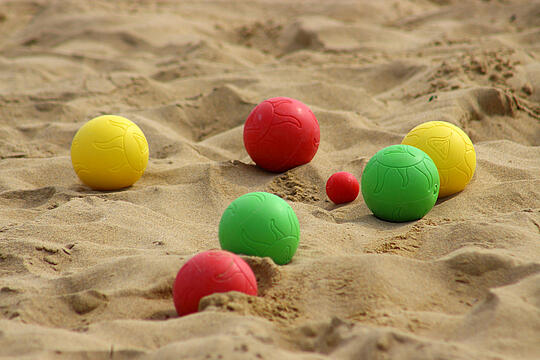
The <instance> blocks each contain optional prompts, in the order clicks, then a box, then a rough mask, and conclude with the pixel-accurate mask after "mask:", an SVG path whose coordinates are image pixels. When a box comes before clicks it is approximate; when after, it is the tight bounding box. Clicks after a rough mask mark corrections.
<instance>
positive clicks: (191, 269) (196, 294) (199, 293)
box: [173, 250, 257, 316]
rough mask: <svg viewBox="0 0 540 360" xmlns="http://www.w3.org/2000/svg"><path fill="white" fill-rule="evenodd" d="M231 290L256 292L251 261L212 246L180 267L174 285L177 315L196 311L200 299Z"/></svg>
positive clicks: (248, 292) (251, 293) (252, 293)
mask: <svg viewBox="0 0 540 360" xmlns="http://www.w3.org/2000/svg"><path fill="white" fill-rule="evenodd" d="M228 291H238V292H243V293H245V294H248V295H255V296H256V295H257V279H256V278H255V274H253V271H252V270H251V268H250V267H249V265H248V264H247V263H246V262H245V261H244V260H242V258H240V257H239V256H238V255H235V254H233V253H230V252H228V251H221V250H210V251H205V252H202V253H200V254H197V255H195V256H194V257H192V258H191V259H189V260H188V261H187V262H186V263H185V264H184V266H182V268H181V269H180V271H178V274H177V275H176V280H175V281H174V285H173V301H174V307H175V308H176V312H177V313H178V315H180V316H183V315H187V314H191V313H194V312H197V310H198V309H199V300H201V299H202V298H203V297H205V296H207V295H211V294H214V293H223V292H228Z"/></svg>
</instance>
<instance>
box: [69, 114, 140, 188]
mask: <svg viewBox="0 0 540 360" xmlns="http://www.w3.org/2000/svg"><path fill="white" fill-rule="evenodd" d="M71 163H72V164H73V169H74V170H75V172H76V173H77V176H78V177H79V179H81V181H82V182H83V183H85V184H86V185H88V186H89V187H91V188H92V189H94V190H117V189H122V188H125V187H128V186H131V185H133V184H134V183H135V182H136V181H137V180H139V178H140V177H141V176H142V174H143V173H144V170H145V169H146V165H147V164H148V142H147V141H146V137H145V136H144V134H143V132H142V131H141V129H140V128H139V127H138V126H137V125H135V123H133V122H132V121H130V120H128V119H126V118H124V117H122V116H116V115H103V116H99V117H97V118H94V119H92V120H90V121H88V122H87V123H86V124H84V125H83V126H82V127H81V128H80V129H79V131H77V133H76V134H75V137H74V138H73V142H72V143H71Z"/></svg>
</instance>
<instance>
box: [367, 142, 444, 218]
mask: <svg viewBox="0 0 540 360" xmlns="http://www.w3.org/2000/svg"><path fill="white" fill-rule="evenodd" d="M361 183H362V184H361V188H362V196H363V197H364V201H365V203H366V205H367V206H368V208H369V209H370V210H371V211H372V212H373V214H374V215H375V216H377V217H378V218H380V219H383V220H388V221H395V222H401V221H412V220H417V219H420V218H422V217H423V216H424V215H426V214H427V213H428V212H429V211H430V210H431V208H432V207H433V205H435V201H436V200H437V196H438V194H439V186H440V181H439V174H438V172H437V167H436V166H435V164H434V163H433V160H431V158H430V157H429V156H428V155H427V154H426V153H425V152H423V151H422V150H420V149H417V148H415V147H412V146H409V145H392V146H388V147H386V148H384V149H382V150H380V151H379V152H377V153H376V154H375V155H374V156H373V157H372V158H371V159H370V160H369V162H368V163H367V165H366V167H365V169H364V172H363V173H362V179H361Z"/></svg>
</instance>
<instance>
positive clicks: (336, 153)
mask: <svg viewBox="0 0 540 360" xmlns="http://www.w3.org/2000/svg"><path fill="white" fill-rule="evenodd" d="M539 59H540V2H538V1H533V0H523V1H517V0H516V1H513V0H512V1H510V0H508V1H496V0H491V1H480V0H471V1H459V0H454V1H450V0H446V1H443V0H439V1H427V0H407V1H368V0H362V1H345V0H341V1H293V2H290V1H270V0H256V1H245V2H240V1H233V0H223V1H150V0H147V1H145V0H139V1H126V0H119V1H105V0H93V1H86V0H77V1H75V0H61V1H60V0H59V1H46V0H3V1H1V2H0V158H1V159H0V316H1V319H0V357H3V358H12V359H131V358H135V359H279V360H283V359H366V360H369V359H411V360H412V359H516V360H517V359H520V360H524V359H538V358H540V341H539V340H540V105H539V103H540V61H539ZM274 96H289V97H294V98H297V99H298V100H300V101H302V102H304V103H306V104H307V105H309V106H310V107H311V109H312V110H313V111H314V113H315V115H316V116H317V118H318V121H319V123H320V127H321V145H320V148H319V151H318V153H317V155H316V156H315V158H314V159H313V161H312V162H311V163H310V164H307V165H304V166H300V167H298V168H295V169H292V170H290V171H288V172H286V173H283V174H273V173H268V172H265V171H263V170H261V169H259V168H257V167H255V166H254V165H253V163H252V162H251V161H250V158H249V156H248V155H247V153H246V152H245V150H244V147H243V142H242V127H243V123H244V121H245V119H246V117H247V115H248V114H249V112H250V110H251V109H252V108H253V107H254V106H255V105H256V104H258V103H259V102H260V101H262V100H264V99H266V98H269V97H274ZM101 114H117V115H122V116H125V117H127V118H129V119H131V120H132V121H134V122H136V123H137V124H138V125H139V126H140V128H141V129H142V130H143V131H144V133H145V134H146V137H147V139H148V142H149V146H150V161H149V165H148V168H147V171H146V172H145V174H144V175H143V177H142V178H141V179H140V181H138V182H137V183H136V184H135V185H134V186H132V187H130V188H128V189H125V190H122V191H111V192H98V191H92V190H91V189H89V188H87V187H86V186H84V185H83V184H82V183H81V182H80V181H79V180H78V178H77V176H76V174H75V173H74V171H73V168H72V166H71V161H70V153H69V150H70V145H71V140H72V138H73V136H74V134H75V132H76V131H77V129H78V128H79V127H80V126H82V125H83V124H84V123H85V122H86V121H88V120H90V119H91V118H93V117H95V116H98V115H101ZM429 120H445V121H449V122H451V123H454V124H456V125H458V126H460V127H461V128H462V129H464V130H465V131H466V132H467V133H468V134H469V136H470V138H471V139H472V141H473V142H474V144H475V148H476V153H477V159H478V163H477V170H476V173H475V175H474V178H473V180H472V181H471V183H470V184H469V185H468V186H467V188H466V189H465V190H464V191H463V192H461V193H459V194H457V195H455V196H451V197H448V198H445V199H441V200H439V201H438V202H437V204H436V205H435V207H434V208H433V210H432V211H431V212H429V213H428V214H427V215H426V216H425V217H424V218H423V219H421V220H419V221H415V222H410V223H401V224H397V223H389V222H384V221H381V220H378V219H376V218H375V217H373V215H372V214H371V213H370V211H369V209H368V208H367V207H366V205H365V204H364V202H363V200H362V197H361V196H360V197H359V198H358V199H356V200H355V201H354V202H352V203H350V204H345V205H340V206H336V205H333V204H332V203H330V202H329V201H328V199H327V197H326V195H325V192H324V186H325V182H326V180H327V178H328V177H329V176H330V175H331V174H332V173H334V172H336V171H350V172H352V173H353V174H355V175H356V176H357V177H358V178H360V176H361V173H362V170H363V168H364V166H365V165H366V163H367V161H368V160H369V158H370V157H371V156H372V155H373V154H375V153H376V152H377V151H378V150H380V149H381V148H383V147H386V146H388V145H392V144H396V143H399V142H401V139H402V138H403V136H404V135H405V134H406V133H407V132H408V131H409V130H410V129H412V128H413V127H414V126H416V125H418V124H420V123H422V122H424V121H429ZM251 191H269V192H272V193H275V194H277V195H279V196H281V197H283V198H285V199H286V200H287V201H288V202H289V203H290V204H291V206H292V207H293V209H294V210H295V212H296V214H297V216H298V218H299V221H300V226H301V240H300V247H299V249H298V251H297V253H296V255H295V257H294V259H293V261H292V262H291V263H290V264H288V265H285V266H277V265H275V264H274V263H273V262H271V261H270V260H269V259H261V258H251V257H244V258H245V259H246V261H248V263H249V264H250V265H251V267H252V268H253V270H254V272H255V273H256V276H257V279H258V284H259V289H260V296H259V297H258V298H255V299H250V298H248V297H247V296H245V295H242V294H239V293H228V294H217V295H213V296H209V297H207V298H205V299H203V301H202V302H201V303H200V310H201V311H200V312H199V313H197V314H194V315H190V316H186V317H183V318H179V317H178V316H177V315H176V313H175V311H174V306H173V303H172V295H171V286H172V282H173V280H174V277H175V276H176V273H177V271H178V269H179V268H180V266H181V265H182V264H183V263H184V262H185V261H186V260H187V259H189V258H190V257H191V256H193V255H194V254H196V253H197V252H200V251H203V250H208V249H212V248H218V247H219V242H218V236H217V233H218V223H219V220H220V217H221V214H222V212H223V211H224V209H225V208H226V207H227V206H228V204H229V203H230V202H231V201H232V200H234V199H235V198H236V197H238V196H240V195H242V194H244V193H247V192H251Z"/></svg>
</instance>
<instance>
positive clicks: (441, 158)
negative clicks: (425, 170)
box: [401, 121, 476, 197]
mask: <svg viewBox="0 0 540 360" xmlns="http://www.w3.org/2000/svg"><path fill="white" fill-rule="evenodd" d="M401 143H402V144H406V145H411V146H414V147H416V148H419V149H420V150H422V151H424V152H425V153H426V154H428V155H429V156H430V157H431V159H432V160H433V162H435V165H436V166H437V169H438V170H439V176H440V179H441V189H440V191H439V197H445V196H448V195H452V194H455V193H457V192H459V191H461V190H463V189H464V188H465V186H467V184H468V183H469V181H470V180H471V178H472V177H473V175H474V171H475V169H476V152H475V151H474V146H473V144H472V142H471V139H469V137H468V136H467V134H465V132H464V131H463V130H461V129H460V128H459V127H457V126H455V125H453V124H451V123H448V122H445V121H429V122H426V123H423V124H421V125H418V126H417V127H415V128H414V129H412V130H411V131H409V133H408V134H407V135H406V136H405V138H404V139H403V141H402V142H401Z"/></svg>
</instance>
